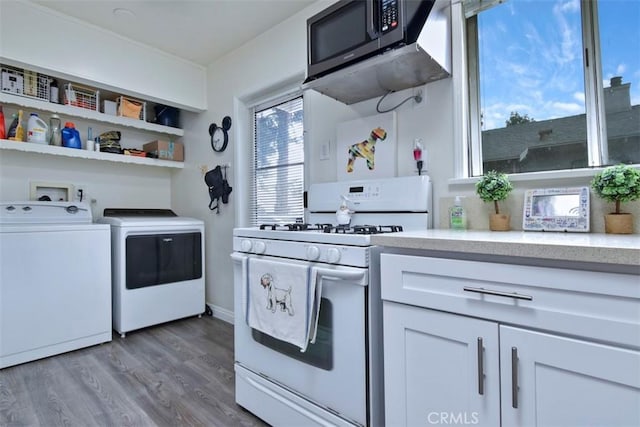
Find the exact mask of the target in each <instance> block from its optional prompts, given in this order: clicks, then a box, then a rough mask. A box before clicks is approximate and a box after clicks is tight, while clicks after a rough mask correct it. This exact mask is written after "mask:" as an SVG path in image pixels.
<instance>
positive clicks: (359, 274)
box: [231, 252, 367, 286]
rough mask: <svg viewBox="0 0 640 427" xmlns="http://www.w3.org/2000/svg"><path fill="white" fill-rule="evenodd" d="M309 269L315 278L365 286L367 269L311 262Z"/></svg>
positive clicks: (236, 257) (243, 257)
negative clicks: (328, 265)
mask: <svg viewBox="0 0 640 427" xmlns="http://www.w3.org/2000/svg"><path fill="white" fill-rule="evenodd" d="M231 259H233V260H234V261H238V262H245V260H248V259H249V257H248V256H247V255H244V254H241V253H236V252H233V253H231ZM311 270H312V271H314V272H315V274H316V278H318V279H319V278H320V277H325V278H327V279H333V280H349V281H354V282H357V284H358V285H360V286H366V283H367V280H366V278H367V277H366V275H367V269H364V268H363V269H355V268H350V267H341V268H339V269H335V270H334V269H329V268H322V267H315V266H313V264H311Z"/></svg>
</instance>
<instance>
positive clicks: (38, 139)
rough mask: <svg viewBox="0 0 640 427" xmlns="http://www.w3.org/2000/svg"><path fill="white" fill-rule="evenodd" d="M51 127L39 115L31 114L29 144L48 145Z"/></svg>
mask: <svg viewBox="0 0 640 427" xmlns="http://www.w3.org/2000/svg"><path fill="white" fill-rule="evenodd" d="M48 130H49V125H47V124H46V123H45V122H44V120H42V119H41V118H40V117H38V114H36V113H31V116H30V117H29V121H28V122H27V142H35V143H36V144H48V143H49V141H47V132H48Z"/></svg>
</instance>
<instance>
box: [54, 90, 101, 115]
mask: <svg viewBox="0 0 640 427" xmlns="http://www.w3.org/2000/svg"><path fill="white" fill-rule="evenodd" d="M63 102H64V104H65V105H73V106H74V107H79V108H85V109H87V110H93V111H98V105H100V91H99V90H97V89H91V88H88V87H85V86H80V85H77V84H71V83H67V84H65V85H64V93H63Z"/></svg>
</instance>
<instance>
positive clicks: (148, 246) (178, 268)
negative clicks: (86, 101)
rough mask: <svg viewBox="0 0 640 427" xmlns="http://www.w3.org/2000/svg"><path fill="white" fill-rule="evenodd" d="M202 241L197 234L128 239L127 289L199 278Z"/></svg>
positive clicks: (151, 235) (132, 236) (130, 237)
mask: <svg viewBox="0 0 640 427" xmlns="http://www.w3.org/2000/svg"><path fill="white" fill-rule="evenodd" d="M201 239H202V235H201V233H200V232H192V233H172V234H150V235H130V236H127V238H126V240H127V241H126V270H127V271H126V278H127V281H126V287H127V289H137V288H144V287H147V286H155V285H162V284H164V283H173V282H182V281H185V280H193V279H199V278H201V277H202V244H201Z"/></svg>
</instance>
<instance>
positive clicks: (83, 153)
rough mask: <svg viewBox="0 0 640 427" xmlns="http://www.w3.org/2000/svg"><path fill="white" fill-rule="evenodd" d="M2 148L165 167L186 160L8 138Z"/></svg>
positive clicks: (180, 164) (178, 165)
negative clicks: (106, 151) (156, 157)
mask: <svg viewBox="0 0 640 427" xmlns="http://www.w3.org/2000/svg"><path fill="white" fill-rule="evenodd" d="M0 150H15V151H23V152H27V153H39V154H49V155H53V156H64V157H76V158H79V159H92V160H106V161H109V162H118V163H132V164H136V165H145V166H158V167H164V168H176V169H182V168H184V162H174V161H172V160H160V159H151V158H148V157H136V156H125V155H124V154H113V153H102V152H100V151H89V150H79V149H75V148H67V147H57V146H54V145H43V144H34V143H32V142H17V141H9V140H8V139H0Z"/></svg>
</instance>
